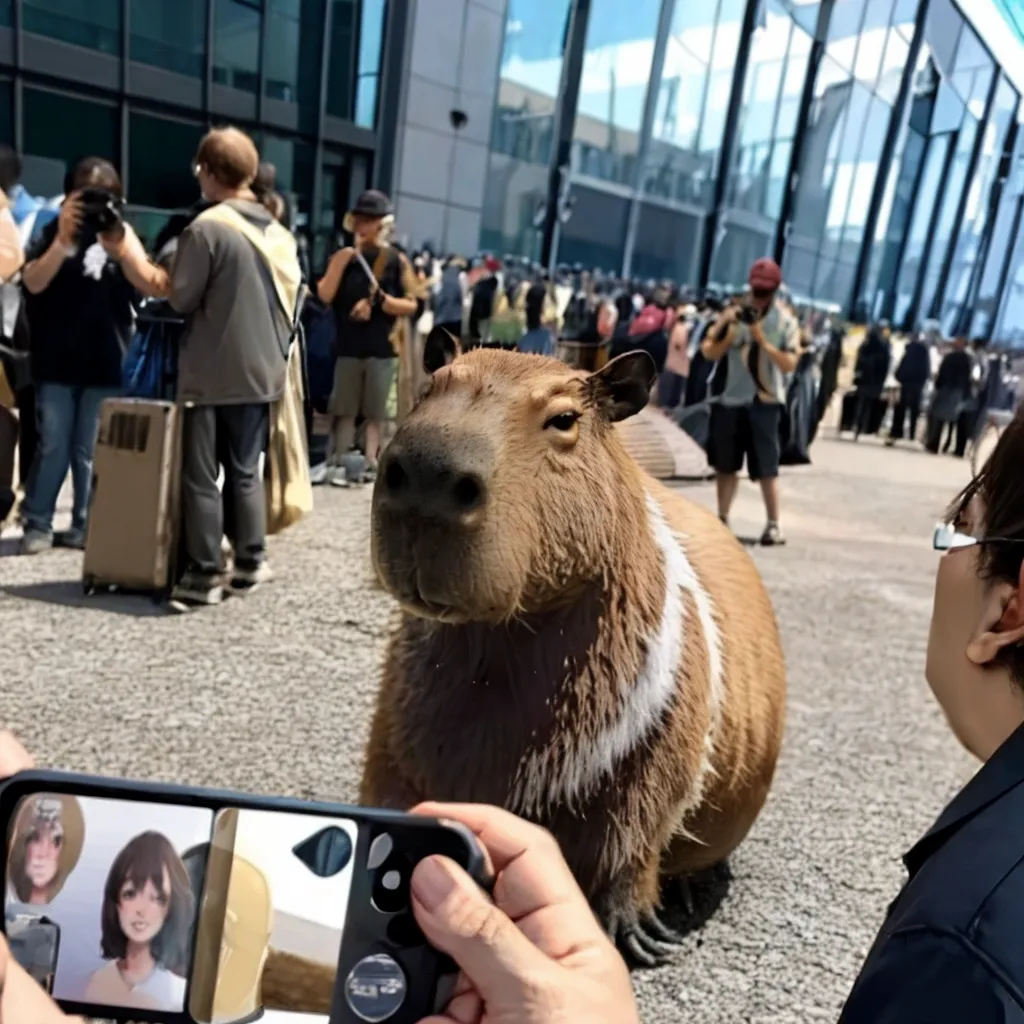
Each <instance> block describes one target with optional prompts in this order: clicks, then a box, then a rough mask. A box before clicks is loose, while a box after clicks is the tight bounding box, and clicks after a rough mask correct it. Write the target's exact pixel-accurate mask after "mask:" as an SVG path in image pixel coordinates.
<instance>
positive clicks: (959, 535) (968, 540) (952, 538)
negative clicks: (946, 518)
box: [932, 523, 1024, 551]
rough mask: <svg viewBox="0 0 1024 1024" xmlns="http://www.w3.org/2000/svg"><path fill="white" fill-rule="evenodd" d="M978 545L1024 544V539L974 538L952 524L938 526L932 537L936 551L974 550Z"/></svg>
mask: <svg viewBox="0 0 1024 1024" xmlns="http://www.w3.org/2000/svg"><path fill="white" fill-rule="evenodd" d="M976 544H1024V537H973V536H971V534H969V533H964V532H963V531H962V530H958V529H957V528H956V527H955V526H954V525H953V524H952V523H939V524H937V525H936V527H935V534H934V536H933V537H932V547H933V548H934V549H935V550H936V551H956V550H958V549H960V548H973V547H974V546H975V545H976Z"/></svg>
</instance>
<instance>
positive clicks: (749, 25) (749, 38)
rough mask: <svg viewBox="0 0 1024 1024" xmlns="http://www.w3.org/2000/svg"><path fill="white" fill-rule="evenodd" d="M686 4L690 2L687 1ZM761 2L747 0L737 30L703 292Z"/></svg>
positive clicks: (701, 276) (703, 258)
mask: <svg viewBox="0 0 1024 1024" xmlns="http://www.w3.org/2000/svg"><path fill="white" fill-rule="evenodd" d="M688 2H689V0H688ZM760 5H761V0H747V7H746V10H745V11H744V13H743V24H742V26H741V27H740V41H739V46H738V47H737V50H736V65H735V67H734V68H733V73H732V86H731V87H730V91H729V106H728V107H727V108H726V114H725V125H724V126H723V130H722V145H721V148H720V149H719V151H718V165H717V167H716V168H715V187H714V191H713V193H712V199H711V209H710V210H709V212H708V216H707V220H706V222H705V225H704V238H703V245H702V246H701V253H700V264H699V269H698V272H697V285H698V287H700V288H706V287H707V284H708V277H709V276H710V274H711V263H712V260H713V259H714V256H715V249H716V248H717V246H718V241H719V239H718V230H719V225H720V224H721V221H722V208H723V207H724V206H725V190H726V187H727V186H728V183H729V169H730V168H731V167H732V154H733V151H734V149H735V148H736V134H737V131H738V129H739V122H740V109H741V107H742V106H743V88H744V86H745V85H746V81H747V66H748V65H749V64H750V48H751V46H752V45H753V41H754V29H755V27H756V25H757V12H758V8H759V7H760Z"/></svg>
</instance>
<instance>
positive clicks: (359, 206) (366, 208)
mask: <svg viewBox="0 0 1024 1024" xmlns="http://www.w3.org/2000/svg"><path fill="white" fill-rule="evenodd" d="M349 213H352V214H357V215H358V216H361V217H387V216H389V215H390V213H391V200H390V199H388V197H387V196H386V195H384V193H383V192H378V191H377V189H375V188H370V189H367V190H366V191H365V192H363V193H361V194H360V196H359V198H358V199H357V200H356V202H355V205H354V206H353V207H352V209H351V210H349Z"/></svg>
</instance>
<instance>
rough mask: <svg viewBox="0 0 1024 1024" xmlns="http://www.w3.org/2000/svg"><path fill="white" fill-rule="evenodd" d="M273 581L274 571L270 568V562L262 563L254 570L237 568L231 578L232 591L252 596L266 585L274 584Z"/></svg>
mask: <svg viewBox="0 0 1024 1024" xmlns="http://www.w3.org/2000/svg"><path fill="white" fill-rule="evenodd" d="M273 579H274V570H273V569H271V568H270V564H269V563H268V562H260V564H259V565H257V566H255V567H254V568H252V569H240V568H238V567H237V566H236V567H235V573H234V576H232V578H231V589H232V591H233V592H234V593H241V594H251V593H252V592H253V591H254V590H256V589H257V588H259V587H262V586H263V585H264V584H265V583H272V582H273Z"/></svg>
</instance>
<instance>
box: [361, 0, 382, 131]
mask: <svg viewBox="0 0 1024 1024" xmlns="http://www.w3.org/2000/svg"><path fill="white" fill-rule="evenodd" d="M386 3H387V0H363V3H362V13H361V16H360V22H359V67H358V70H357V71H356V109H355V122H356V124H358V125H360V126H361V127H363V128H372V127H373V126H374V125H375V124H376V123H377V85H378V82H379V80H380V61H381V54H382V53H383V49H384V14H385V5H386Z"/></svg>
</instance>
